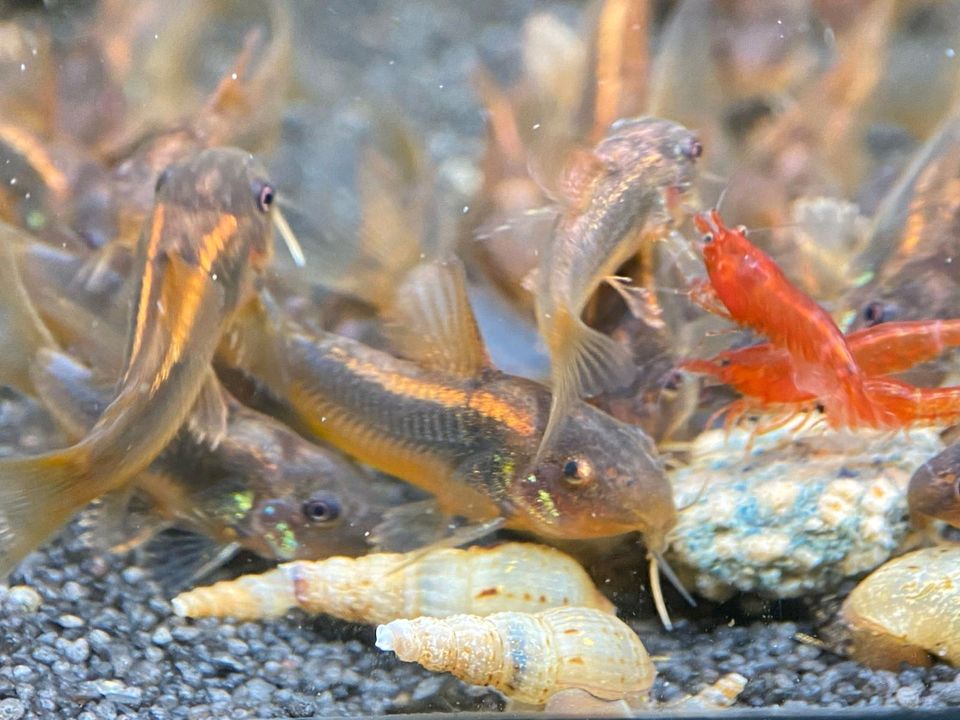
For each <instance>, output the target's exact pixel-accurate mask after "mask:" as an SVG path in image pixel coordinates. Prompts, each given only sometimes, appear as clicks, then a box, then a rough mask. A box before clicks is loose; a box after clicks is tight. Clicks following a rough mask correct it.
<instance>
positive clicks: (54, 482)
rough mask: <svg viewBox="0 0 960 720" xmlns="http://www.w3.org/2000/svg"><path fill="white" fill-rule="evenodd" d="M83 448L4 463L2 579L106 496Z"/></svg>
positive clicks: (0, 466) (0, 465)
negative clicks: (92, 477) (92, 474)
mask: <svg viewBox="0 0 960 720" xmlns="http://www.w3.org/2000/svg"><path fill="white" fill-rule="evenodd" d="M86 467H87V462H86V454H85V453H84V451H83V449H82V448H80V447H73V448H68V449H66V450H58V451H56V452H53V453H49V454H46V455H40V456H31V457H17V458H8V459H4V460H2V461H0V578H4V577H6V576H7V575H8V574H9V573H10V571H11V570H13V568H14V567H16V566H17V565H18V564H19V563H20V561H21V560H23V558H25V557H26V556H27V555H28V554H29V553H31V552H33V551H34V550H36V549H37V548H38V547H39V546H40V545H42V544H43V543H44V542H46V541H47V540H48V539H49V538H50V537H51V536H52V535H53V534H54V533H55V532H56V531H57V530H59V529H60V528H61V527H62V526H63V525H65V524H66V523H67V521H68V520H69V519H70V518H71V517H72V516H73V514H74V513H75V512H77V511H78V510H80V509H81V508H82V507H83V506H84V505H86V504H87V503H89V502H91V501H93V500H94V499H96V498H97V496H98V495H100V494H101V493H100V489H98V488H96V487H93V484H92V483H91V482H89V473H88V472H86Z"/></svg>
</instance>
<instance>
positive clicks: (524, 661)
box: [377, 607, 656, 706]
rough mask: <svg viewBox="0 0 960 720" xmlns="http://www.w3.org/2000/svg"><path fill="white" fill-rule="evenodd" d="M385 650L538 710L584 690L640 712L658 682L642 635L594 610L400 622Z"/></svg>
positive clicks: (382, 637) (386, 633)
mask: <svg viewBox="0 0 960 720" xmlns="http://www.w3.org/2000/svg"><path fill="white" fill-rule="evenodd" d="M377 647H378V648H380V649H381V650H392V651H393V652H395V653H396V655H397V657H398V658H400V659H401V660H404V661H408V662H417V663H419V664H421V665H422V666H423V667H425V668H427V669H428V670H433V671H437V672H449V673H451V674H453V675H454V676H455V677H458V678H460V679H461V680H464V681H466V682H468V683H472V684H475V685H486V686H489V687H492V688H494V689H496V690H499V691H500V692H501V693H503V694H504V695H505V696H506V697H508V698H510V699H512V700H516V701H519V702H522V703H529V704H532V705H543V704H544V703H546V702H547V700H549V699H550V697H551V696H552V695H554V694H556V693H558V692H561V691H564V690H571V689H580V690H585V691H586V692H588V693H590V694H591V695H593V696H594V697H597V698H600V699H601V700H625V701H626V702H627V703H628V704H629V705H631V706H636V705H637V704H640V703H642V702H643V701H644V700H645V698H646V695H647V692H648V691H649V689H650V686H651V685H652V684H653V679H654V677H655V676H656V670H655V669H654V667H653V663H652V662H651V660H650V657H649V655H647V651H646V649H645V648H644V647H643V643H641V642H640V638H638V637H637V635H636V633H635V632H633V630H631V629H630V628H629V627H628V626H627V625H626V624H625V623H623V621H621V620H619V619H617V618H616V617H615V616H613V615H610V614H608V613H605V612H602V611H599V610H596V609H594V608H582V607H562V608H553V609H550V610H544V611H543V612H539V613H536V614H533V615H530V614H527V613H521V612H502V613H495V614H493V615H489V616H487V617H478V616H476V615H454V616H452V617H447V618H428V617H419V618H416V619H413V620H394V621H393V622H390V623H387V624H386V625H381V626H380V627H378V628H377Z"/></svg>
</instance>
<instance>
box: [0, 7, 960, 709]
mask: <svg viewBox="0 0 960 720" xmlns="http://www.w3.org/2000/svg"><path fill="white" fill-rule="evenodd" d="M303 7H312V10H308V11H306V13H305V17H304V19H303V22H302V23H301V24H300V27H299V31H300V37H301V39H300V42H305V43H306V50H304V51H303V52H306V53H310V52H314V53H317V55H318V58H320V57H321V56H322V63H321V65H320V67H322V68H323V71H322V72H318V73H312V74H311V73H307V72H305V71H303V69H302V67H301V69H300V70H299V71H298V72H300V73H301V75H302V77H300V82H301V84H303V85H305V86H306V85H311V86H312V93H313V94H314V95H315V96H317V97H321V96H322V97H324V98H325V101H324V106H323V108H322V112H320V115H321V116H322V117H321V118H320V119H319V120H318V117H317V114H316V113H317V112H318V107H317V105H315V104H311V103H310V102H307V103H305V104H302V105H300V106H293V107H291V109H290V110H289V112H288V113H287V121H286V124H285V129H284V133H285V138H286V140H287V141H288V142H287V144H286V145H285V146H283V147H281V148H280V151H279V153H278V156H277V157H276V158H275V165H276V166H277V167H278V168H279V171H280V173H281V180H282V181H283V182H284V183H285V184H286V185H287V186H288V187H294V188H298V189H299V191H300V197H301V198H309V197H310V196H311V193H313V192H317V190H315V189H312V188H313V186H314V185H322V181H324V180H328V179H329V177H330V176H331V174H333V175H335V174H336V173H337V171H338V168H337V166H336V164H335V160H336V158H337V153H336V152H335V146H336V145H337V143H339V142H340V139H341V136H342V135H343V134H349V133H351V132H353V131H355V130H356V129H357V127H356V126H357V125H358V124H359V125H362V124H363V123H362V122H360V121H358V120H357V118H358V117H360V114H358V112H356V108H355V106H356V105H357V101H356V98H360V97H364V98H373V99H376V100H375V101H374V100H368V102H369V103H375V102H379V103H382V104H384V105H389V106H391V107H395V108H396V109H398V110H399V112H400V114H401V115H403V116H405V117H408V118H409V119H410V120H411V121H412V122H413V123H414V124H422V125H424V126H427V127H429V128H430V133H429V136H428V146H429V150H430V152H431V154H432V155H434V156H435V157H437V158H440V159H443V158H445V157H446V158H449V157H458V156H463V157H466V158H475V157H476V155H477V153H478V152H479V150H480V147H481V144H480V143H481V141H480V133H481V128H482V115H481V113H480V111H479V108H478V107H477V105H476V100H475V98H474V96H473V93H472V91H471V90H470V86H469V82H468V77H469V73H470V71H471V70H472V68H473V67H474V64H475V62H476V60H477V59H482V60H483V61H484V62H485V63H486V64H487V65H488V66H489V67H490V68H491V69H492V70H493V72H494V73H495V74H496V75H497V76H499V77H500V78H501V79H504V80H507V79H509V78H510V77H511V75H512V74H513V73H515V72H516V68H517V63H516V57H517V53H516V48H517V36H518V33H519V31H520V28H521V27H522V21H523V18H524V16H525V15H526V14H528V13H529V12H531V11H533V10H535V9H542V8H546V7H550V8H555V9H556V10H557V11H558V12H559V13H560V14H561V15H562V16H563V17H565V18H568V19H572V20H576V18H577V17H578V16H579V15H580V13H581V11H582V7H581V5H580V4H579V3H556V2H553V3H544V2H537V3H533V2H521V1H520V0H515V1H511V0H505V1H503V2H490V3H486V2H482V3H465V2H464V3H457V4H453V3H447V2H443V1H438V2H422V1H419V0H417V1H412V2H381V3H370V2H354V1H353V0H349V1H348V0H344V1H340V2H335V1H330V2H324V3H315V4H310V5H308V4H304V5H303ZM303 148H309V153H311V155H310V157H312V156H313V155H314V154H315V155H316V156H317V157H323V158H325V161H326V162H327V165H326V166H325V169H324V170H323V171H314V170H312V169H311V167H313V166H311V165H310V164H309V163H307V162H304V160H303V157H302V156H301V157H299V158H297V160H298V161H297V162H293V158H292V157H291V155H292V154H296V153H297V152H299V151H300V150H302V149H303ZM342 162H343V168H344V171H345V172H348V173H349V172H352V163H353V160H352V159H351V158H347V159H344V160H342ZM284 173H285V174H284ZM0 411H2V412H3V413H4V414H5V416H4V417H5V420H4V421H3V422H0V426H4V427H8V428H9V427H12V426H17V427H19V433H18V434H17V435H16V436H15V437H7V436H6V435H2V436H0V444H3V445H5V446H7V447H8V448H12V449H14V450H18V451H33V450H35V449H36V443H37V437H43V436H46V435H48V434H49V428H47V427H44V424H43V421H42V420H38V419H37V418H36V417H34V416H32V415H30V413H28V412H25V411H23V410H22V409H18V406H16V405H15V404H11V403H9V402H7V401H4V402H3V403H2V404H0ZM17 413H20V414H19V415H18V414H17ZM10 418H13V419H12V420H11V419H10ZM6 420H10V421H9V422H7V421H6ZM252 568H253V565H250V566H247V565H244V564H243V562H239V563H235V564H234V565H233V566H232V567H231V568H230V570H231V571H232V572H234V573H240V572H244V571H246V570H248V569H252ZM678 607H679V606H678ZM789 615H790V617H791V618H793V619H791V620H782V619H778V618H779V614H777V613H772V614H770V615H768V616H767V617H764V618H762V619H760V620H756V621H752V622H751V621H748V620H746V619H745V615H744V613H743V612H741V611H740V610H739V609H732V610H731V609H730V608H708V609H707V610H706V611H703V610H701V611H700V615H699V616H698V619H696V620H687V621H683V620H681V622H680V623H679V626H678V628H677V630H676V631H675V632H673V633H672V634H667V633H665V632H663V631H662V630H660V629H659V628H658V627H657V626H656V624H655V623H654V622H652V621H648V620H644V621H643V622H640V623H638V624H637V625H636V627H637V630H638V632H639V633H640V634H641V637H642V638H643V640H644V642H645V644H646V646H647V648H648V650H649V651H650V653H651V655H653V656H655V658H656V664H657V667H658V670H659V676H658V679H657V681H656V684H655V685H654V689H653V698H654V700H655V701H656V702H657V703H669V702H671V701H674V700H676V699H678V698H680V697H681V696H682V695H684V694H687V693H693V692H696V691H697V690H699V689H700V688H701V687H702V686H703V685H704V684H707V683H711V682H714V681H715V680H717V679H718V678H719V677H720V676H721V675H723V674H724V673H728V672H738V673H741V674H742V675H744V676H746V677H747V678H748V680H749V683H748V685H747V688H746V690H745V692H744V693H743V695H742V696H741V698H740V702H739V706H741V707H743V708H744V709H749V708H768V709H767V710H766V711H760V713H759V715H751V716H753V717H769V716H771V715H772V714H773V711H772V710H770V709H769V708H771V707H774V706H776V707H778V708H780V710H779V711H778V712H777V715H778V716H782V717H787V716H789V715H790V714H791V713H795V714H802V713H809V712H812V711H813V709H814V708H820V709H826V712H827V713H828V714H832V711H833V710H834V709H839V708H844V709H845V711H844V717H854V716H855V715H854V714H853V712H852V710H851V708H854V707H860V708H863V709H864V710H865V711H869V712H868V715H870V716H872V717H889V716H890V715H889V713H888V712H886V711H891V710H911V711H913V710H918V709H921V710H932V709H941V710H943V712H945V713H948V712H950V711H948V710H946V709H947V708H951V707H960V679H958V674H957V671H956V670H954V669H953V668H951V667H949V666H946V665H936V666H934V667H932V668H930V669H916V668H909V669H906V668H905V669H903V670H902V671H901V672H898V673H897V672H886V671H871V670H868V669H865V668H863V667H861V666H859V665H857V664H856V663H853V662H851V661H849V660H846V659H844V658H843V657H842V656H841V655H838V654H835V653H833V652H831V651H829V650H826V649H823V648H821V647H819V646H818V645H817V644H813V643H811V642H809V641H801V640H800V639H799V638H801V637H804V636H810V635H816V634H817V628H816V627H815V625H814V622H813V618H814V617H815V614H812V613H809V612H807V610H806V609H804V608H800V609H797V608H796V607H794V608H793V609H792V610H791V612H790V613H789ZM503 706H504V704H503V701H502V700H501V699H500V698H499V696H497V695H496V694H495V693H492V692H489V691H486V690H482V689H476V688H470V687H467V686H464V685H463V684H461V683H459V682H458V681H455V680H452V679H451V678H449V677H448V676H438V675H433V674H430V673H428V672H426V671H424V670H422V669H420V668H418V667H416V666H412V665H408V664H402V663H398V662H396V661H395V659H394V658H393V656H392V654H386V653H380V652H379V651H377V650H376V649H374V647H373V630H372V629H371V628H365V627H359V626H356V625H349V624H344V623H340V622H336V621H331V620H329V619H324V618H308V617H306V616H305V615H303V614H302V613H299V612H293V613H290V614H289V615H288V616H287V617H285V618H282V619H279V620H276V621H271V622H261V623H243V624H234V623H230V622H219V621H213V620H210V621H199V622H193V621H185V620H183V619H181V618H178V617H175V616H173V615H172V614H171V609H170V604H169V602H168V600H167V598H166V597H165V596H164V594H163V592H162V591H161V588H160V587H159V585H157V584H156V583H155V582H154V581H153V580H151V578H150V576H149V573H148V572H147V570H145V569H142V568H140V567H137V566H136V565H135V564H133V559H132V557H131V558H127V557H110V556H103V555H98V554H94V553H91V551H90V550H89V549H88V548H87V547H86V546H85V544H84V543H83V542H82V541H81V539H80V534H79V532H78V530H77V529H76V528H69V529H68V530H67V531H65V532H64V533H63V534H62V535H61V537H59V538H58V539H57V540H56V541H55V542H54V543H52V544H51V545H50V547H48V548H46V549H44V550H43V551H41V552H38V553H36V554H34V555H33V556H31V557H30V558H29V560H28V561H27V562H26V563H24V564H23V566H21V568H19V569H18V570H17V572H15V573H14V574H13V575H12V576H11V577H10V578H9V584H8V586H0V720H17V719H19V718H25V717H50V718H83V719H84V720H94V719H99V718H151V719H160V718H192V719H199V718H228V717H229V718H254V717H256V718H274V717H315V716H330V715H380V714H388V713H416V712H423V711H443V712H450V711H464V710H469V711H476V710H498V709H503ZM957 712H958V713H960V710H958V711H957ZM821 716H823V715H821ZM931 716H932V715H931ZM731 717H732V714H731Z"/></svg>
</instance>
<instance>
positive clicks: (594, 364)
mask: <svg viewBox="0 0 960 720" xmlns="http://www.w3.org/2000/svg"><path fill="white" fill-rule="evenodd" d="M556 319H557V320H558V321H561V318H556ZM559 324H560V322H558V325H559ZM568 327H569V332H566V333H565V332H563V330H562V329H559V328H556V329H555V330H554V332H556V333H557V334H558V336H559V337H564V336H565V338H564V342H563V343H561V344H556V345H555V348H556V352H554V353H552V356H551V359H550V360H551V363H552V365H553V367H552V370H551V378H552V388H551V392H552V393H553V398H552V400H551V402H550V418H549V419H548V420H547V427H546V429H545V430H544V432H543V438H542V439H541V441H540V448H539V450H538V451H537V456H538V457H539V456H540V455H541V454H542V453H543V452H544V451H546V450H547V449H548V448H549V447H550V444H551V443H552V442H553V440H554V439H555V438H556V436H557V433H558V432H559V430H560V428H561V427H562V424H563V422H564V421H565V420H566V416H567V415H568V414H569V413H570V409H571V408H572V407H573V405H574V403H575V402H577V400H579V399H580V398H582V397H590V396H592V395H599V394H600V393H602V392H604V391H606V390H616V389H618V388H623V387H626V386H627V385H629V384H630V383H632V382H633V380H634V377H635V376H636V371H637V369H636V366H635V365H634V363H633V356H632V355H631V353H630V351H629V350H628V349H627V348H626V347H624V346H623V345H620V344H619V343H617V342H616V341H615V340H614V339H613V338H610V337H607V336H606V335H604V334H603V333H600V332H598V331H596V330H594V329H593V328H592V327H589V326H588V325H587V324H586V323H584V322H583V321H581V320H579V319H573V318H570V321H569V323H568Z"/></svg>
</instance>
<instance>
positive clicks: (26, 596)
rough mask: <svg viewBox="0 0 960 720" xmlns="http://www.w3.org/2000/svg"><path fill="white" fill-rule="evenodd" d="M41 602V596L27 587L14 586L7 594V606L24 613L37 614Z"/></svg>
mask: <svg viewBox="0 0 960 720" xmlns="http://www.w3.org/2000/svg"><path fill="white" fill-rule="evenodd" d="M41 602H42V601H41V599H40V594H39V593H38V592H37V591H36V590H34V589H33V588H32V587H29V586H27V585H14V586H13V587H12V588H10V592H8V593H7V605H9V606H10V607H11V608H13V609H17V610H22V611H24V612H36V611H37V608H39V607H40V603H41Z"/></svg>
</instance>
